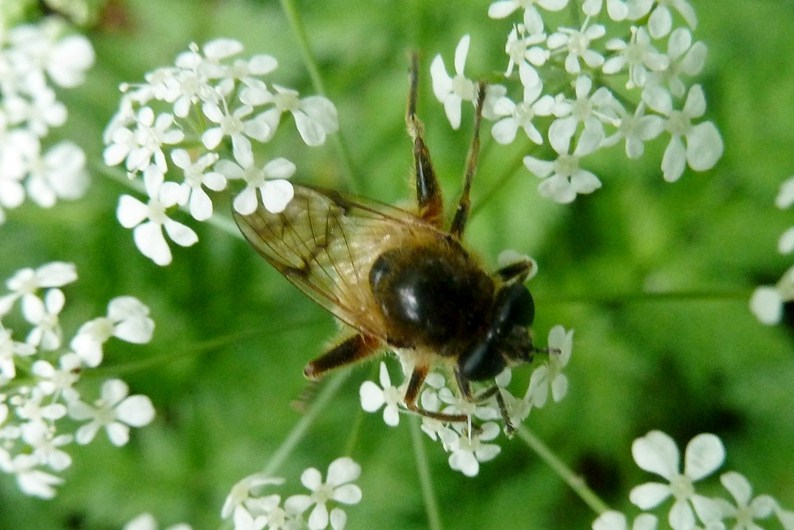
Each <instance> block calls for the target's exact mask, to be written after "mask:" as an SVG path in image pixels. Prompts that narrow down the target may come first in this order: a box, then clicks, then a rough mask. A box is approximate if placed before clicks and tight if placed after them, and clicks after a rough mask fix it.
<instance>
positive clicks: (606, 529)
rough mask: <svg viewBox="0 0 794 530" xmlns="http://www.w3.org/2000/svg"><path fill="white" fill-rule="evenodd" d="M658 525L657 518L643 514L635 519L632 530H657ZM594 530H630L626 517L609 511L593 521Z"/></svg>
mask: <svg viewBox="0 0 794 530" xmlns="http://www.w3.org/2000/svg"><path fill="white" fill-rule="evenodd" d="M657 523H658V521H657V519H656V517H655V516H653V515H651V514H649V513H643V514H640V515H638V516H637V518H636V519H634V524H632V525H631V530H656V524H657ZM593 530H629V524H628V521H626V516H625V515H623V514H622V513H620V512H616V511H615V510H609V511H606V512H604V513H602V514H601V515H599V516H598V519H596V520H595V521H593Z"/></svg>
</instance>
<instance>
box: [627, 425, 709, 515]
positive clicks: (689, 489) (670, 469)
mask: <svg viewBox="0 0 794 530" xmlns="http://www.w3.org/2000/svg"><path fill="white" fill-rule="evenodd" d="M631 452H632V455H633V456H634V461H635V462H637V465H638V466H639V467H640V468H642V469H644V470H645V471H649V472H651V473H655V474H657V475H660V476H661V477H662V478H664V479H666V480H667V481H668V483H667V484H663V483H660V482H647V483H645V484H641V485H639V486H637V487H635V488H634V489H632V490H631V493H630V494H629V499H630V500H631V502H632V503H634V504H635V505H637V506H638V507H639V508H640V509H643V510H647V509H650V508H653V507H655V506H658V505H659V504H661V503H662V502H664V500H665V499H667V498H668V497H671V496H672V497H673V498H674V501H673V507H672V509H671V510H670V513H669V515H668V522H669V523H670V526H671V527H672V528H673V530H684V529H690V528H693V526H694V525H695V513H697V515H698V518H699V519H700V520H701V521H702V522H703V523H706V524H708V523H709V522H711V521H714V520H718V519H720V515H721V513H720V509H719V505H718V504H717V503H715V501H713V500H712V499H709V498H707V497H704V496H703V495H699V494H698V493H696V492H695V487H694V482H696V481H698V480H700V479H702V478H704V477H706V476H708V475H710V474H711V473H713V472H714V471H715V470H716V469H717V468H719V467H720V466H721V465H722V463H723V461H724V460H725V448H724V447H723V445H722V442H721V441H720V439H719V438H718V437H716V436H715V435H713V434H699V435H697V436H695V437H694V438H693V439H692V440H691V441H690V442H689V443H688V444H687V447H686V452H685V456H684V472H683V473H681V472H680V471H679V459H680V455H679V452H678V447H676V445H675V442H674V441H673V439H672V438H670V437H669V436H668V435H666V434H665V433H663V432H660V431H651V432H649V433H648V434H646V435H645V436H643V437H642V438H637V439H636V440H634V443H633V444H632V446H631ZM693 508H694V512H693Z"/></svg>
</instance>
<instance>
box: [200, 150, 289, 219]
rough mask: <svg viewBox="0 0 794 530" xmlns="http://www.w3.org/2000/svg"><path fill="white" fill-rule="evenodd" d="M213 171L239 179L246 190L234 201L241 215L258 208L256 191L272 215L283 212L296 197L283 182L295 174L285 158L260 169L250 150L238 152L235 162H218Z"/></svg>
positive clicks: (235, 207) (277, 159) (273, 161)
mask: <svg viewBox="0 0 794 530" xmlns="http://www.w3.org/2000/svg"><path fill="white" fill-rule="evenodd" d="M215 169H216V170H217V171H218V172H220V173H221V174H223V175H224V176H225V177H226V178H229V179H242V180H243V181H245V183H246V187H245V189H244V190H243V191H241V192H240V193H239V194H238V195H237V197H235V198H234V209H235V211H237V212H238V213H241V214H243V215H249V214H252V213H253V212H254V211H255V210H256V207H257V204H258V202H259V201H258V199H257V192H258V193H259V195H261V197H262V204H263V205H264V207H265V208H266V209H267V211H269V212H271V213H279V212H283V211H284V208H286V207H287V204H289V201H291V200H292V197H293V196H294V194H295V191H294V190H293V188H292V184H290V182H289V181H287V180H286V179H288V178H290V177H291V176H292V175H293V174H294V173H295V169H296V168H295V164H293V163H292V162H290V161H289V160H287V159H286V158H276V159H275V160H271V161H270V162H268V163H267V164H265V165H264V166H263V167H258V166H256V165H255V162H254V154H253V152H251V151H250V150H243V151H242V152H240V153H238V156H237V163H234V162H232V161H230V160H220V161H219V162H218V163H217V164H215Z"/></svg>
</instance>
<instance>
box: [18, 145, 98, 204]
mask: <svg viewBox="0 0 794 530" xmlns="http://www.w3.org/2000/svg"><path fill="white" fill-rule="evenodd" d="M38 155H39V153H36V158H35V159H34V160H31V161H30V173H29V176H28V179H27V183H26V186H27V191H28V195H29V196H30V198H31V199H32V200H33V202H35V203H36V204H38V205H39V206H42V207H44V208H49V207H51V206H53V205H54V204H55V201H56V200H57V199H79V198H80V197H82V196H83V195H84V194H85V191H86V189H88V173H87V172H86V170H85V153H83V150H82V149H80V147H78V146H77V144H75V143H72V142H61V143H58V144H56V145H54V146H53V147H51V148H50V149H49V150H48V151H47V152H46V153H45V154H44V156H43V157H39V156H38Z"/></svg>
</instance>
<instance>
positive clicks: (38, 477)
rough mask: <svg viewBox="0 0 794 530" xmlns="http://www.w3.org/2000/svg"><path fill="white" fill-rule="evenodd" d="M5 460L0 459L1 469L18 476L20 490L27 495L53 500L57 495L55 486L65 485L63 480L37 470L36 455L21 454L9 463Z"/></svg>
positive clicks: (9, 460)
mask: <svg viewBox="0 0 794 530" xmlns="http://www.w3.org/2000/svg"><path fill="white" fill-rule="evenodd" d="M0 455H2V453H0ZM4 460H5V459H3V458H0V469H2V470H3V471H4V472H6V473H8V474H11V475H16V478H17V484H18V485H19V489H20V490H22V492H23V493H24V494H26V495H31V496H33V497H40V498H42V499H52V498H53V497H55V493H56V492H55V488H54V487H53V486H58V485H59V484H62V483H63V479H62V478H60V477H56V476H55V475H52V474H50V473H47V472H45V471H42V470H40V469H36V466H37V465H38V459H37V458H36V457H35V456H34V455H31V454H20V455H16V456H15V457H14V458H13V459H8V461H4Z"/></svg>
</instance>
